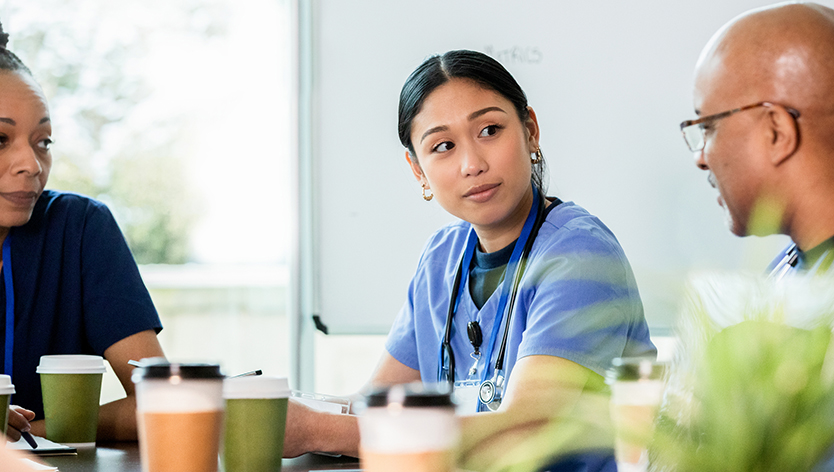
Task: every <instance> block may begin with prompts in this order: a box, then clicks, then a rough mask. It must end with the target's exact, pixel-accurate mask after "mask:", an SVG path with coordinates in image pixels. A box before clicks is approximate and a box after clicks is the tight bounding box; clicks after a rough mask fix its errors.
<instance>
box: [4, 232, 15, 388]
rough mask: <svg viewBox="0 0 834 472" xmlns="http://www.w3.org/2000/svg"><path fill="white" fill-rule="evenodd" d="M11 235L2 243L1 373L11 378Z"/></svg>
mask: <svg viewBox="0 0 834 472" xmlns="http://www.w3.org/2000/svg"><path fill="white" fill-rule="evenodd" d="M11 240H12V233H11V231H9V234H7V235H6V240H5V241H3V280H4V281H5V282H6V350H5V357H3V364H4V365H3V372H4V373H5V374H6V375H8V376H11V375H12V365H13V361H14V285H13V282H12V243H11Z"/></svg>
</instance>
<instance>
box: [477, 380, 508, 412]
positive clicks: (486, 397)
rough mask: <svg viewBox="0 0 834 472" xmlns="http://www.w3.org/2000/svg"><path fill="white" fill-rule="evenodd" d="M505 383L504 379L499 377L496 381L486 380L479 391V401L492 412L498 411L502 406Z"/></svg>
mask: <svg viewBox="0 0 834 472" xmlns="http://www.w3.org/2000/svg"><path fill="white" fill-rule="evenodd" d="M503 383H504V377H503V376H502V375H498V376H496V377H495V381H492V380H485V381H484V382H483V383H482V384H481V387H480V388H479V389H478V399H479V400H480V401H481V403H483V404H484V405H486V407H487V408H489V409H490V410H491V411H496V410H498V407H500V406H501V397H502V395H501V391H502V390H503V385H502V384H503Z"/></svg>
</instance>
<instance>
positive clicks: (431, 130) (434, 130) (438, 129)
mask: <svg viewBox="0 0 834 472" xmlns="http://www.w3.org/2000/svg"><path fill="white" fill-rule="evenodd" d="M448 129H449V127H448V126H435V127H434V128H429V129H427V130H426V132H425V133H423V136H421V137H420V142H421V143H422V142H423V141H424V140H425V139H426V136H428V135H430V134H432V133H439V132H441V131H446V130H448Z"/></svg>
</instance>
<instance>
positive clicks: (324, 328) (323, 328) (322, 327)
mask: <svg viewBox="0 0 834 472" xmlns="http://www.w3.org/2000/svg"><path fill="white" fill-rule="evenodd" d="M313 323H315V324H316V329H317V330H319V331H321V332H322V333H324V334H327V325H326V324H324V323H322V322H321V317H320V316H319V315H313Z"/></svg>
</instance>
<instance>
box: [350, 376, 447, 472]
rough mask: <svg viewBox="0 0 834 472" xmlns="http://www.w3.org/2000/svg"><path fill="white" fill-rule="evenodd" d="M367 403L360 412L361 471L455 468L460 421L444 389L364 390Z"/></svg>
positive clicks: (422, 471)
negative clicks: (370, 392) (373, 391)
mask: <svg viewBox="0 0 834 472" xmlns="http://www.w3.org/2000/svg"><path fill="white" fill-rule="evenodd" d="M366 405H367V407H366V409H365V411H364V412H363V413H362V414H361V415H360V417H359V432H360V438H361V440H360V449H359V458H360V461H361V463H362V468H363V469H364V470H365V471H367V472H383V471H391V470H397V471H403V472H429V471H433V472H434V471H439V472H447V471H452V470H454V465H455V448H456V447H457V444H458V440H459V437H460V425H459V423H458V419H457V417H455V407H454V403H452V400H451V397H450V394H449V393H448V392H445V391H439V390H435V389H432V388H425V387H422V386H420V385H419V384H417V385H414V384H412V385H395V386H393V387H390V388H389V389H383V390H379V391H377V392H375V393H372V394H371V395H369V396H368V397H367V399H366Z"/></svg>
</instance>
